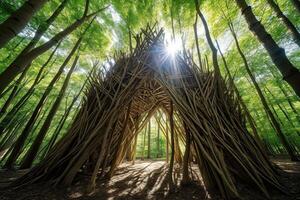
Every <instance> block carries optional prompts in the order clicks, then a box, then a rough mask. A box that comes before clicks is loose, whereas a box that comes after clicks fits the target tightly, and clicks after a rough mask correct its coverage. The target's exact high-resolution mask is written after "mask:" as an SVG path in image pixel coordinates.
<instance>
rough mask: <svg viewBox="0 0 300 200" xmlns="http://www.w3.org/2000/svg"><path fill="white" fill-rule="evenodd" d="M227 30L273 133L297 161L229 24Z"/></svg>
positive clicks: (292, 158)
mask: <svg viewBox="0 0 300 200" xmlns="http://www.w3.org/2000/svg"><path fill="white" fill-rule="evenodd" d="M229 28H230V31H231V33H232V36H233V38H234V41H235V44H236V47H237V50H238V52H239V54H240V56H241V58H242V60H243V62H244V66H245V68H246V71H247V73H248V75H249V77H250V79H251V81H252V83H253V85H254V87H255V89H256V92H257V94H258V96H259V98H260V101H261V103H262V104H263V107H264V110H265V112H266V114H267V116H268V117H269V118H270V120H271V123H272V125H273V127H274V129H275V131H276V133H277V135H278V137H279V139H280V141H281V143H282V144H283V146H284V147H285V149H286V151H287V152H288V154H289V155H290V157H291V160H293V161H297V160H298V158H297V156H296V155H295V153H294V151H293V149H292V147H291V145H290V144H289V142H288V140H287V138H286V136H285V135H284V133H283V131H282V128H281V126H280V124H279V122H278V121H277V119H276V117H275V116H274V114H273V113H272V111H271V109H270V107H269V105H268V103H267V100H266V98H265V96H264V95H263V92H262V91H261V89H260V87H259V85H258V83H257V81H256V79H255V76H254V74H253V73H252V72H251V70H250V67H249V65H248V61H247V59H246V56H245V55H244V53H243V51H242V49H241V48H240V45H239V42H238V39H237V36H236V33H235V31H234V27H233V25H232V24H230V23H229Z"/></svg>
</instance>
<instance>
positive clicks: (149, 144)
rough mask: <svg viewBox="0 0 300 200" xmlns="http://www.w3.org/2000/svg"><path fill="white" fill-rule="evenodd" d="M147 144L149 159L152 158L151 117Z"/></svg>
mask: <svg viewBox="0 0 300 200" xmlns="http://www.w3.org/2000/svg"><path fill="white" fill-rule="evenodd" d="M147 143H148V144H147V146H148V148H147V149H148V151H147V159H150V155H151V154H150V153H151V119H149V122H148V140H147Z"/></svg>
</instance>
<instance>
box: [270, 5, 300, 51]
mask: <svg viewBox="0 0 300 200" xmlns="http://www.w3.org/2000/svg"><path fill="white" fill-rule="evenodd" d="M267 2H268V4H269V5H270V7H271V8H272V9H273V10H274V12H275V13H276V15H277V17H278V18H279V19H281V20H282V22H283V24H284V25H285V27H286V28H287V29H288V30H289V31H290V32H291V34H292V36H293V39H294V40H295V42H296V44H297V45H298V46H300V33H299V31H298V30H297V28H296V26H295V25H294V24H293V23H292V22H291V21H290V20H289V18H288V17H287V16H285V15H284V14H283V12H282V11H281V9H280V7H279V6H278V4H277V3H276V2H275V1H274V0H267Z"/></svg>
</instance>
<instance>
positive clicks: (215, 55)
mask: <svg viewBox="0 0 300 200" xmlns="http://www.w3.org/2000/svg"><path fill="white" fill-rule="evenodd" d="M195 6H196V11H197V13H198V15H199V17H200V19H201V21H202V24H203V27H204V30H205V36H206V40H207V43H208V45H209V47H210V50H211V52H212V61H213V66H214V69H215V71H216V72H217V73H218V74H221V72H220V67H219V64H218V50H217V49H216V47H215V45H214V43H213V41H212V39H211V36H210V32H209V28H208V25H207V22H206V20H205V17H204V15H203V14H202V12H201V10H200V5H199V2H198V0H195Z"/></svg>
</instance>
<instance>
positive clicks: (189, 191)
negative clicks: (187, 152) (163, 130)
mask: <svg viewBox="0 0 300 200" xmlns="http://www.w3.org/2000/svg"><path fill="white" fill-rule="evenodd" d="M274 162H275V163H276V164H277V165H278V166H279V167H281V168H282V169H283V170H284V172H283V173H282V176H281V181H282V182H283V183H284V185H285V186H286V187H287V190H289V191H290V195H286V194H282V193H280V192H278V191H272V192H271V196H272V199H276V200H286V199H300V163H295V162H291V161H288V160H286V159H276V160H274ZM167 171H168V168H167V165H166V164H165V162H164V161H143V162H142V161H138V162H136V163H135V165H132V164H131V163H124V164H122V165H121V166H120V167H119V168H118V169H117V171H116V173H115V175H114V176H113V178H112V179H110V180H98V181H97V187H96V189H95V191H94V193H92V194H87V193H86V187H87V184H88V180H89V177H87V176H82V177H81V178H80V181H77V182H75V184H74V185H73V186H71V187H68V188H52V187H50V186H47V185H45V184H44V185H30V186H26V187H24V188H21V189H18V190H12V189H9V190H8V189H0V200H54V199H55V200H60V199H80V200H96V199H97V200H102V199H107V200H112V199H124V200H125V199H126V200H127V199H128V200H131V199H132V200H133V199H170V200H171V199H172V200H173V199H175V200H176V199H186V200H188V199H213V200H217V199H221V198H220V196H219V195H217V194H216V192H214V191H207V190H206V189H205V187H204V186H203V183H202V179H201V176H200V173H199V170H198V168H197V166H196V165H195V166H193V167H192V178H193V181H192V183H191V184H189V185H188V186H185V187H181V186H180V180H181V173H180V172H181V170H180V168H179V167H178V166H177V167H175V177H174V180H176V183H177V187H176V189H175V191H174V192H172V193H168V190H169V189H168V184H167V181H166V174H167ZM25 172H26V171H17V172H11V171H0V187H1V186H2V187H3V186H5V185H7V183H8V182H10V181H12V180H14V179H15V178H16V177H18V176H21V175H22V174H24V173H25ZM238 189H239V191H240V193H241V194H242V198H243V199H248V200H254V199H255V200H256V199H258V200H259V199H265V197H263V196H262V195H261V193H259V192H258V191H257V190H255V188H249V187H246V186H244V185H238Z"/></svg>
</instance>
